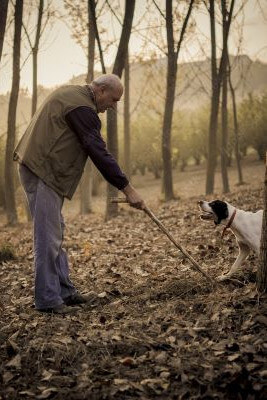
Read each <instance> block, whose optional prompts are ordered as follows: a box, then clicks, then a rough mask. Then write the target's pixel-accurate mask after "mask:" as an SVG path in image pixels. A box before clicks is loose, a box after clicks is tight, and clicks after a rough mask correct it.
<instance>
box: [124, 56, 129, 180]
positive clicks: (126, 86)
mask: <svg viewBox="0 0 267 400" xmlns="http://www.w3.org/2000/svg"><path fill="white" fill-rule="evenodd" d="M123 116H124V168H125V173H126V175H127V177H128V179H130V177H131V138H130V66H129V53H127V56H126V60H125V69H124V114H123Z"/></svg>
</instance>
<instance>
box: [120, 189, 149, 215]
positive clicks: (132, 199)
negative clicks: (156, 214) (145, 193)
mask: <svg viewBox="0 0 267 400" xmlns="http://www.w3.org/2000/svg"><path fill="white" fill-rule="evenodd" d="M122 192H123V193H124V194H125V196H126V199H127V201H128V203H129V204H130V206H131V207H134V208H138V209H139V210H144V209H145V207H146V205H145V202H144V200H143V199H142V197H141V196H140V195H139V194H138V193H137V191H136V190H135V189H134V188H133V187H132V186H131V184H130V183H129V184H128V185H127V186H126V187H125V188H124V189H122Z"/></svg>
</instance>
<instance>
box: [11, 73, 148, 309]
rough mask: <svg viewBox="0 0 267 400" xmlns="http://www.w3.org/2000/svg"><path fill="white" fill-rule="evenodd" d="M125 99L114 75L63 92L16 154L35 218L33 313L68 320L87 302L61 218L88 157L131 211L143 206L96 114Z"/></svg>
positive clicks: (35, 122) (28, 132)
mask: <svg viewBox="0 0 267 400" xmlns="http://www.w3.org/2000/svg"><path fill="white" fill-rule="evenodd" d="M122 93H123V86H122V84H121V81H120V79H119V78H118V77H117V76H116V75H112V74H109V75H103V76H100V77H98V78H97V79H95V80H94V81H93V82H91V83H90V84H89V85H85V86H79V85H70V86H63V87H60V88H59V89H57V90H55V91H54V92H53V93H52V94H51V95H50V96H48V98H47V99H46V100H45V102H44V103H43V104H42V106H41V107H40V108H39V109H38V111H37V112H36V113H35V115H34V116H33V119H32V120H31V122H30V124H29V126H28V128H27V129H26V132H25V133H24V135H23V136H22V138H21V140H20V142H19V143H18V145H17V147H16V149H15V151H14V160H15V161H18V162H19V174H20V180H21V183H22V186H23V188H24V190H25V193H26V196H27V200H28V203H29V207H30V211H31V215H32V218H33V228H34V229H33V231H34V258H35V307H36V309H37V310H39V311H42V312H50V313H51V312H53V313H57V314H67V313H70V312H74V311H76V310H77V309H79V308H78V307H75V306H77V305H80V304H82V303H86V302H87V301H88V298H87V297H86V296H84V295H81V294H80V293H78V292H77V290H76V288H75V287H74V285H73V283H72V282H71V280H70V278H69V265H68V259H67V254H66V252H65V250H63V248H62V241H63V232H64V226H65V225H64V220H63V216H62V213H61V210H62V205H63V201H64V198H65V197H66V198H68V199H71V198H72V196H73V194H74V192H75V190H76V188H77V186H78V183H79V181H80V178H81V176H82V173H83V169H84V166H85V163H86V160H87V158H88V156H89V157H90V158H91V159H92V161H93V162H94V164H95V165H96V167H97V168H98V170H99V171H100V172H101V174H102V175H103V176H104V178H105V179H106V180H107V181H108V182H109V183H110V184H112V185H114V186H115V187H116V188H117V189H119V190H121V191H122V192H123V193H124V194H125V195H126V198H127V200H128V202H129V203H130V205H131V206H133V207H136V208H139V209H142V208H144V206H145V204H144V201H143V200H142V198H141V197H140V195H139V194H138V193H137V192H136V191H135V189H134V188H133V187H132V186H131V184H130V183H129V181H128V179H127V177H126V176H125V175H124V173H123V172H122V171H121V169H120V167H119V165H118V164H117V162H116V160H115V159H114V157H113V156H112V155H111V154H110V153H109V152H108V151H107V149H106V144H105V142H104V140H103V138H102V136H101V133H100V130H101V122H100V119H99V117H98V115H97V114H98V113H103V112H105V111H106V110H107V109H108V108H114V107H115V105H116V103H117V102H118V101H119V100H120V98H121V96H122Z"/></svg>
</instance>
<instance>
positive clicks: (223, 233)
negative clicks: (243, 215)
mask: <svg viewBox="0 0 267 400" xmlns="http://www.w3.org/2000/svg"><path fill="white" fill-rule="evenodd" d="M235 215H236V208H235V209H234V212H233V214H232V215H231V218H230V219H229V222H228V224H227V225H226V226H225V227H224V228H223V231H222V238H223V237H224V235H225V232H226V231H227V229H229V228H230V226H231V225H232V223H233V220H234V219H235Z"/></svg>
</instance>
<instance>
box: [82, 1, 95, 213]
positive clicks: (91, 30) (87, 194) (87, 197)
mask: <svg viewBox="0 0 267 400" xmlns="http://www.w3.org/2000/svg"><path fill="white" fill-rule="evenodd" d="M92 11H93V12H92ZM87 14H88V57H87V66H88V67H87V78H86V81H87V83H90V82H92V80H93V79H94V60H95V36H96V35H95V24H94V15H95V0H88V1H87ZM92 188H93V164H92V161H91V160H90V159H88V160H87V162H86V166H85V169H84V173H83V177H82V181H81V184H80V189H81V201H80V212H81V214H88V213H90V212H92Z"/></svg>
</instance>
